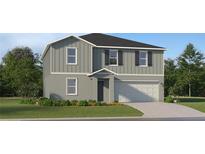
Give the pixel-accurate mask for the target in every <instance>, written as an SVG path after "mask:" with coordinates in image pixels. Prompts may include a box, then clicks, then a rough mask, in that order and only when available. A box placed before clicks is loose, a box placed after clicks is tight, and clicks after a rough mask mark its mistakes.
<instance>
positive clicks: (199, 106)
mask: <svg viewBox="0 0 205 154" xmlns="http://www.w3.org/2000/svg"><path fill="white" fill-rule="evenodd" d="M179 104H181V105H185V106H188V107H191V108H193V109H196V110H199V111H201V112H205V102H183V103H179Z"/></svg>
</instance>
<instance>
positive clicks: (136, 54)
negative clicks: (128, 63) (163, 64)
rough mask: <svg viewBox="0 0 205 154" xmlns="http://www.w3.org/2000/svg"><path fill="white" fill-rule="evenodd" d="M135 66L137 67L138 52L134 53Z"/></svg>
mask: <svg viewBox="0 0 205 154" xmlns="http://www.w3.org/2000/svg"><path fill="white" fill-rule="evenodd" d="M135 66H139V51H135Z"/></svg>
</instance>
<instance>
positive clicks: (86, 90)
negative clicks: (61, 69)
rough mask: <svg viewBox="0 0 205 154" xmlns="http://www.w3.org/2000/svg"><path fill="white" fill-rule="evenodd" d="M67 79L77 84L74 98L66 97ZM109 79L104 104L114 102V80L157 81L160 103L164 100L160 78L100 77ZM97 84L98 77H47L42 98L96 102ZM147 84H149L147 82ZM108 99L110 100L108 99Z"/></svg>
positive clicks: (161, 79) (161, 78)
mask: <svg viewBox="0 0 205 154" xmlns="http://www.w3.org/2000/svg"><path fill="white" fill-rule="evenodd" d="M67 77H76V78H77V82H78V87H77V91H78V94H77V95H76V96H69V95H66V78H67ZM103 78H105V79H109V85H108V82H106V87H104V90H105V91H104V100H105V101H106V102H109V100H110V102H112V101H113V100H114V93H115V91H114V88H113V87H114V82H115V80H143V81H144V82H145V80H148V81H149V80H158V81H159V88H160V89H159V99H160V101H163V100H164V87H163V80H164V77H162V76H155V77H154V76H143V77H142V76H141V77H140V76H115V77H114V76H113V75H106V76H102V77H101V79H103ZM97 82H98V76H93V77H88V76H86V75H62V74H61V75H54V74H52V75H49V76H47V77H46V80H44V96H45V97H48V98H50V97H55V98H59V99H64V100H67V99H69V100H75V99H77V100H84V99H87V100H89V99H93V100H97ZM148 83H149V82H148ZM108 87H109V88H108ZM109 97H110V98H109Z"/></svg>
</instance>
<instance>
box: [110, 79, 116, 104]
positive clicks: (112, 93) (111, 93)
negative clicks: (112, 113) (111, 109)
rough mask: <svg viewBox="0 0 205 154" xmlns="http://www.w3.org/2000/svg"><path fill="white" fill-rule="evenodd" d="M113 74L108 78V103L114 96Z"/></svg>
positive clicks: (112, 100)
mask: <svg viewBox="0 0 205 154" xmlns="http://www.w3.org/2000/svg"><path fill="white" fill-rule="evenodd" d="M114 93H115V92H114V76H112V77H111V78H110V79H109V96H110V97H109V101H110V103H111V102H114V100H115V98H114Z"/></svg>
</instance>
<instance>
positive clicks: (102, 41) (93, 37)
mask: <svg viewBox="0 0 205 154" xmlns="http://www.w3.org/2000/svg"><path fill="white" fill-rule="evenodd" d="M80 38H82V39H84V40H86V41H88V42H90V43H93V44H95V45H97V46H116V47H142V48H163V47H159V46H154V45H150V44H145V43H141V42H136V41H132V40H127V39H123V38H119V37H115V36H111V35H107V34H101V33H91V34H87V35H83V36H80Z"/></svg>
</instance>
